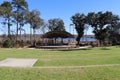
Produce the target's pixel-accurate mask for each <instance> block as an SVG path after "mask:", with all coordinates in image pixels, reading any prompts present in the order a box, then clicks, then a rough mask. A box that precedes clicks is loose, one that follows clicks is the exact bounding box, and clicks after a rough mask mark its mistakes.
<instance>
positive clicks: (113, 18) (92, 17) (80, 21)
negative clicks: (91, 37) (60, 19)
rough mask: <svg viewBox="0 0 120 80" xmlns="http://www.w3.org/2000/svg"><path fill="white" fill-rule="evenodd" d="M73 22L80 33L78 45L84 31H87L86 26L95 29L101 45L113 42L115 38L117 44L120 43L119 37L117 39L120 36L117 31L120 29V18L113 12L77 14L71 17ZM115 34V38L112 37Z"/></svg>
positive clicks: (94, 31)
mask: <svg viewBox="0 0 120 80" xmlns="http://www.w3.org/2000/svg"><path fill="white" fill-rule="evenodd" d="M71 20H72V22H73V24H74V25H75V29H76V31H77V33H78V37H77V39H76V40H77V41H78V44H79V41H80V38H81V37H82V36H83V34H84V30H85V29H86V27H85V25H89V27H92V28H93V33H94V34H95V38H96V39H97V40H99V41H100V44H101V45H103V44H105V42H107V43H108V42H111V41H112V40H113V39H114V38H115V39H116V42H120V41H119V40H118V38H119V37H117V35H120V34H118V33H117V32H116V30H115V29H119V28H120V27H119V26H118V24H120V18H119V16H118V15H114V14H113V13H112V12H109V11H106V12H105V13H103V12H98V13H94V12H90V13H88V14H87V15H85V14H80V13H77V14H75V15H73V16H72V17H71ZM113 33H114V36H112V35H113Z"/></svg>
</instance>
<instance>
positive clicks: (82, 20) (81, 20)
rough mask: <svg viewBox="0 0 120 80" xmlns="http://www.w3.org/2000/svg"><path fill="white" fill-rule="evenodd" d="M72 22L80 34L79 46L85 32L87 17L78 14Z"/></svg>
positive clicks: (78, 38)
mask: <svg viewBox="0 0 120 80" xmlns="http://www.w3.org/2000/svg"><path fill="white" fill-rule="evenodd" d="M71 20H72V22H73V24H74V25H75V29H76V31H77V33H78V36H77V38H76V40H77V42H78V43H77V44H78V45H79V41H80V38H81V37H82V36H83V34H84V30H85V24H86V16H85V15H84V14H80V13H77V14H75V15H74V16H72V18H71Z"/></svg>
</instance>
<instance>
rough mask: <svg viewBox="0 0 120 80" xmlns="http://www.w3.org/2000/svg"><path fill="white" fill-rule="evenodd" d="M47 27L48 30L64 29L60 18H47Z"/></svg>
mask: <svg viewBox="0 0 120 80" xmlns="http://www.w3.org/2000/svg"><path fill="white" fill-rule="evenodd" d="M48 28H49V30H50V31H54V30H59V31H65V26H64V22H63V20H62V19H59V18H54V19H50V20H48Z"/></svg>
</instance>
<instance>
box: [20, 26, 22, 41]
mask: <svg viewBox="0 0 120 80" xmlns="http://www.w3.org/2000/svg"><path fill="white" fill-rule="evenodd" d="M21 40H22V35H21V26H20V41H21Z"/></svg>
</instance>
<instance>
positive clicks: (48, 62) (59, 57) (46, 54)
mask: <svg viewBox="0 0 120 80" xmlns="http://www.w3.org/2000/svg"><path fill="white" fill-rule="evenodd" d="M6 58H37V59H38V61H37V62H36V64H35V65H34V66H83V65H99V64H100V65H102V64H120V48H116V47H110V48H109V50H103V49H102V48H92V49H88V50H74V51H52V50H40V49H0V60H3V59H6Z"/></svg>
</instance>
